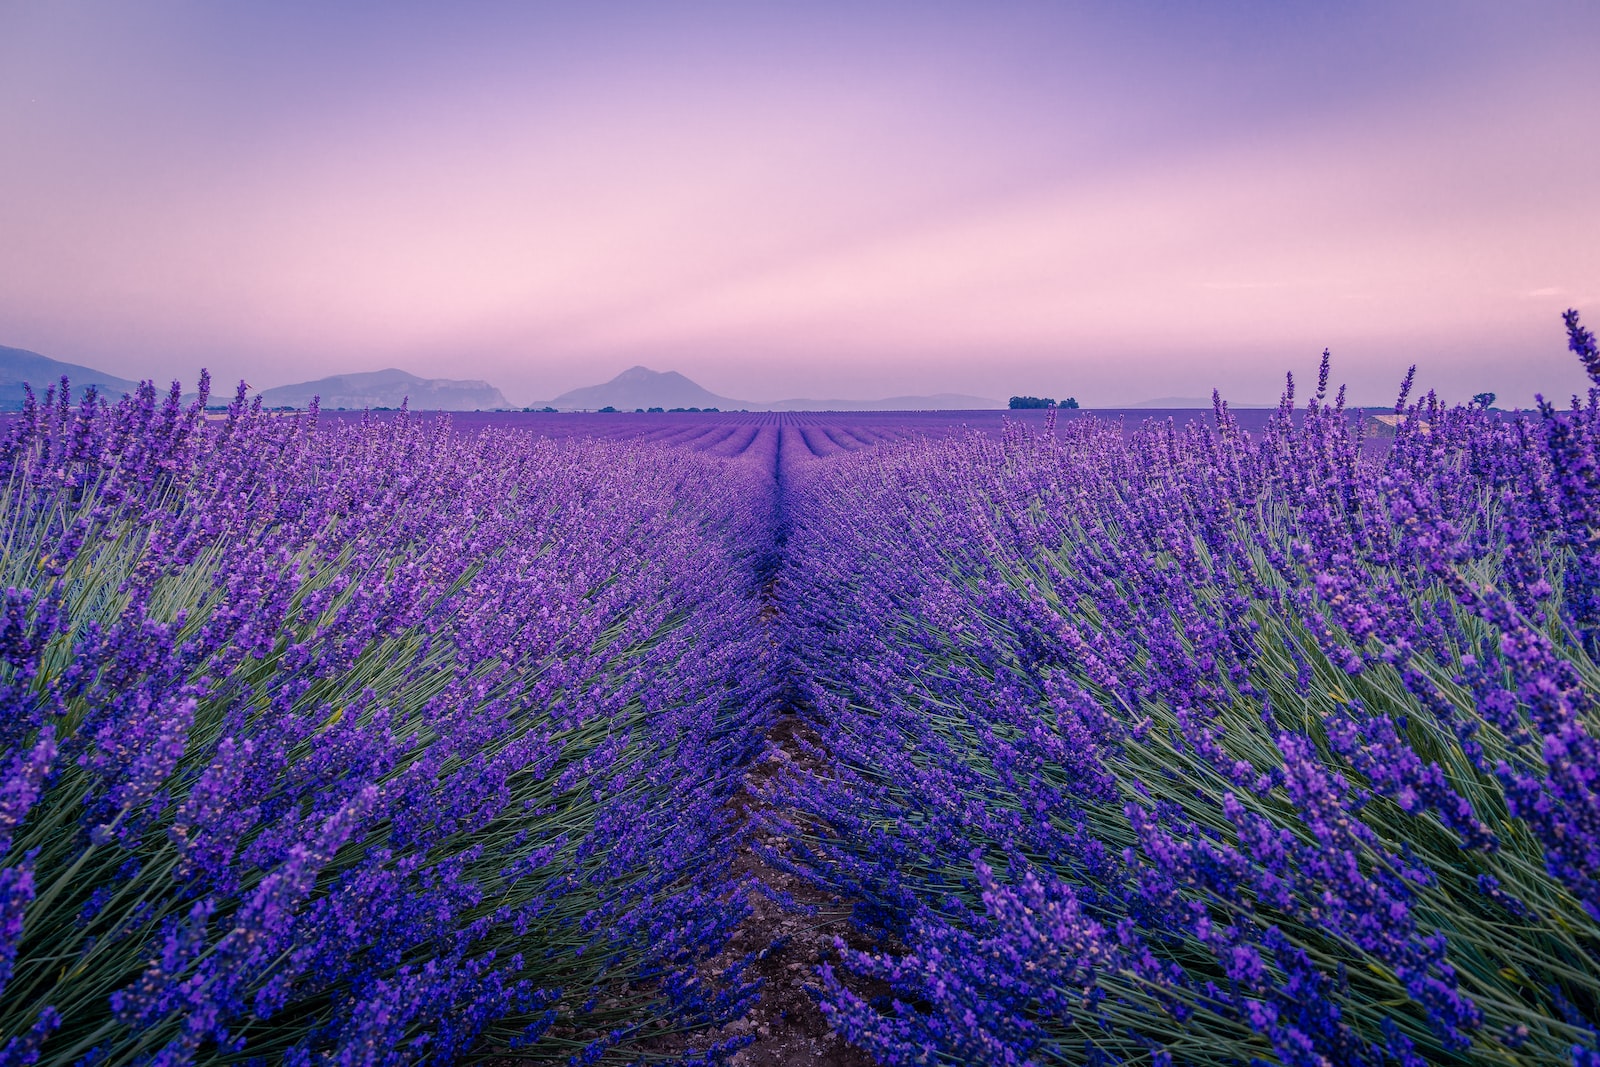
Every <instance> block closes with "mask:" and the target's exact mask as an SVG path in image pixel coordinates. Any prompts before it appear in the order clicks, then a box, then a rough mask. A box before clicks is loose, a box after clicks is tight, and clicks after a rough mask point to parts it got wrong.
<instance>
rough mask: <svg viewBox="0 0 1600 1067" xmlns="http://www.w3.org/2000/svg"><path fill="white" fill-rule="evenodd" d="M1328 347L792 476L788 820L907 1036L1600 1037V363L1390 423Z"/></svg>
mask: <svg viewBox="0 0 1600 1067" xmlns="http://www.w3.org/2000/svg"><path fill="white" fill-rule="evenodd" d="M1568 324H1569V331H1570V336H1571V342H1572V347H1573V348H1574V350H1575V351H1578V352H1579V354H1580V355H1581V356H1583V358H1584V361H1585V363H1586V365H1587V366H1588V367H1589V369H1590V371H1591V375H1592V376H1594V377H1595V380H1596V381H1597V382H1600V357H1597V355H1596V353H1595V346H1594V339H1593V337H1592V335H1590V334H1588V332H1587V331H1584V330H1582V329H1581V327H1580V326H1579V324H1578V322H1577V319H1576V316H1575V315H1570V316H1569V320H1568ZM1326 381H1327V366H1326V362H1325V363H1324V367H1323V375H1322V380H1321V382H1320V383H1319V386H1318V389H1317V393H1316V396H1315V397H1314V399H1312V400H1311V402H1310V403H1309V404H1307V405H1306V406H1305V407H1304V408H1303V409H1301V410H1299V411H1296V410H1295V408H1294V398H1293V383H1292V380H1291V383H1290V390H1289V391H1288V392H1287V393H1286V395H1285V398H1284V401H1283V405H1282V408H1281V410H1280V413H1279V416H1278V417H1277V418H1275V419H1274V420H1273V421H1272V423H1271V424H1270V426H1269V427H1268V428H1267V429H1266V430H1265V432H1264V433H1262V434H1260V435H1258V436H1257V437H1255V438H1254V439H1252V437H1251V436H1250V435H1248V434H1246V433H1244V432H1241V431H1240V430H1239V429H1238V427H1237V426H1236V425H1235V423H1234V422H1233V421H1232V419H1231V417H1230V415H1229V413H1228V412H1227V410H1226V408H1225V406H1223V405H1221V404H1220V403H1219V404H1218V406H1217V411H1216V417H1215V420H1214V422H1208V423H1207V424H1206V425H1191V426H1188V427H1176V426H1174V425H1173V424H1172V423H1170V422H1168V423H1164V424H1163V423H1151V424H1146V425H1144V426H1142V427H1140V428H1138V429H1133V430H1130V431H1126V432H1125V430H1124V428H1123V427H1121V426H1120V425H1118V424H1115V423H1108V422H1105V421H1099V420H1094V419H1079V420H1074V421H1071V422H1070V423H1066V424H1064V425H1062V426H1060V427H1056V428H1054V432H1053V433H1046V434H1044V435H1032V436H1030V435H1027V434H1025V433H1023V432H1022V431H1020V430H1015V431H1012V432H1009V433H1007V434H1006V435H1005V436H1004V437H1003V439H993V438H983V437H977V436H974V437H972V438H970V439H967V440H964V441H953V442H943V443H935V444H920V445H918V444H913V445H905V446H899V447H895V448H885V449H879V450H876V451H874V452H871V453H863V454H860V455H857V456H851V457H845V458H842V459H838V460H835V461H833V462H831V463H829V464H813V465H810V466H808V467H806V468H805V469H804V470H803V471H801V472H797V473H796V474H795V475H794V476H793V477H792V478H791V496H790V505H789V519H790V522H791V523H792V524H793V527H794V529H793V531H792V533H791V535H790V539H789V545H790V559H789V570H788V572H787V574H786V584H785V586H784V589H785V591H786V599H785V611H786V614H787V617H788V618H789V619H790V620H792V622H793V624H794V625H795V626H797V627H798V628H799V631H800V632H799V635H798V638H797V641H796V647H797V648H799V649H801V650H803V652H804V654H805V655H806V656H807V657H808V661H807V663H806V667H807V670H808V672H809V677H810V681H809V683H808V685H809V692H808V693H807V697H808V699H809V703H810V705H811V708H812V714H813V715H814V726H815V729H816V730H817V732H818V734H819V735H820V737H821V746H820V748H819V749H818V751H817V752H816V756H817V758H818V759H819V760H821V761H824V762H825V763H827V767H826V770H825V771H823V772H819V773H816V774H804V773H801V772H796V773H795V775H794V777H793V779H792V782H791V784H792V787H793V788H792V789H791V790H790V800H791V802H792V804H793V805H794V807H795V809H796V811H797V813H798V814H797V815H796V816H795V817H794V818H793V819H792V820H789V821H787V822H783V821H781V820H780V823H781V825H780V827H779V828H781V829H783V830H784V831H786V832H788V833H790V834H791V835H793V836H794V837H795V839H796V840H797V841H798V842H800V844H798V845H797V846H795V848H793V849H791V850H789V851H788V852H787V853H783V852H781V851H780V852H779V853H777V854H775V857H774V858H775V859H779V860H785V859H786V860H787V861H788V862H791V863H792V864H793V865H794V867H795V869H797V870H800V871H802V872H803V873H805V874H807V875H808V876H810V877H812V878H814V879H816V880H817V881H819V882H820V883H822V884H824V885H826V886H828V887H829V888H830V889H831V890H833V891H836V892H840V893H843V894H847V895H851V896H853V897H854V898H855V899H856V900H857V901H858V904H857V905H856V908H855V920H856V922H857V924H858V926H859V927H860V928H861V930H862V931H864V932H866V933H868V934H870V935H871V936H872V937H873V938H875V947H872V948H870V949H864V950H852V949H849V948H847V947H846V946H845V944H844V943H843V942H840V943H839V945H838V949H839V952H840V958H839V960H838V961H837V962H836V963H835V964H834V965H831V966H827V967H825V968H824V969H823V971H822V997H823V1006H824V1008H825V1010H826V1012H827V1014H828V1015H829V1017H830V1019H831V1020H832V1022H833V1024H834V1025H835V1026H836V1027H838V1028H839V1029H840V1030H841V1031H842V1032H843V1033H845V1034H846V1035H847V1036H848V1037H849V1038H850V1039H851V1040H852V1041H854V1042H855V1043H857V1044H859V1045H860V1046H862V1047H863V1048H865V1049H867V1050H869V1051H870V1052H871V1053H873V1054H874V1056H875V1057H877V1058H878V1059H879V1060H880V1061H881V1062H884V1063H889V1064H899V1063H950V1064H966V1063H1056V1062H1067V1063H1154V1064H1168V1063H1174V1062H1177V1063H1203V1064H1214V1063H1230V1064H1246V1063H1283V1064H1304V1065H1308V1067H1309V1065H1326V1064H1373V1065H1377V1064H1384V1063H1397V1064H1405V1065H1413V1064H1421V1063H1475V1064H1476V1063H1500V1064H1528V1065H1532V1064H1548V1063H1555V1062H1571V1063H1575V1064H1581V1065H1592V1064H1595V1063H1600V1056H1597V1054H1596V1052H1595V1049H1596V1047H1597V1039H1596V1025H1597V1023H1600V992H1597V991H1600V749H1597V746H1596V737H1597V731H1600V707H1597V704H1596V697H1597V694H1600V665H1597V663H1600V657H1597V652H1600V476H1597V468H1596V451H1597V448H1600V391H1595V390H1592V391H1591V392H1590V393H1589V396H1588V399H1587V402H1586V403H1580V402H1578V401H1577V400H1576V399H1575V400H1574V402H1573V405H1572V409H1571V410H1570V411H1559V412H1558V411H1556V410H1554V409H1552V408H1549V407H1547V406H1546V407H1543V409H1542V410H1541V411H1538V412H1530V413H1520V414H1515V415H1501V414H1499V413H1494V412H1485V411H1482V410H1475V409H1467V408H1460V407H1456V408H1447V407H1444V406H1442V405H1440V404H1439V403H1438V402H1437V401H1436V400H1435V399H1434V398H1433V397H1432V396H1431V395H1430V396H1428V397H1425V398H1424V399H1422V400H1421V401H1418V402H1415V403H1410V404H1409V405H1408V404H1407V403H1406V398H1405V395H1404V394H1402V401H1401V404H1400V405H1397V407H1396V412H1397V413H1399V414H1401V415H1403V416H1404V419H1403V421H1402V422H1401V424H1400V425H1399V427H1398V429H1397V432H1396V433H1395V436H1394V440H1393V443H1392V447H1391V448H1388V449H1374V448H1372V447H1369V445H1370V442H1364V441H1363V437H1362V428H1363V424H1362V423H1361V421H1360V420H1358V419H1357V418H1355V417H1353V416H1351V415H1347V413H1346V412H1344V411H1343V405H1342V399H1343V393H1342V391H1341V393H1340V395H1339V398H1338V399H1337V400H1333V401H1330V399H1329V398H1328V397H1327V395H1326ZM1409 382H1410V379H1409V378H1408V380H1407V387H1408V389H1409Z"/></svg>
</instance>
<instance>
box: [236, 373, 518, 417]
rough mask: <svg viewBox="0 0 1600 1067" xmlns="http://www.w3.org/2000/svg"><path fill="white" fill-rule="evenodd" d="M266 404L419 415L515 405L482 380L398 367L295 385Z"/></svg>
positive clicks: (265, 394)
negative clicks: (314, 403)
mask: <svg viewBox="0 0 1600 1067" xmlns="http://www.w3.org/2000/svg"><path fill="white" fill-rule="evenodd" d="M260 396H261V403H262V404H263V405H264V406H266V407H269V408H273V407H292V408H303V407H305V406H307V405H308V404H310V403H311V398H312V397H319V398H320V399H319V400H318V403H319V404H320V405H321V406H322V407H323V408H327V409H338V408H357V409H361V408H397V407H399V406H400V405H401V403H407V404H409V406H410V407H412V408H414V409H416V410H418V411H477V410H482V409H484V408H488V409H491V410H492V409H495V408H502V409H504V408H510V407H511V406H512V404H511V401H509V400H507V399H506V398H505V394H504V393H502V392H501V391H500V390H499V389H497V388H495V387H494V386H492V385H490V384H489V383H488V382H486V381H483V380H482V379H478V378H420V377H418V376H417V375H415V374H412V373H410V372H409V371H403V370H399V369H396V368H394V367H390V368H387V369H385V370H376V371H356V372H354V373H351V374H332V375H329V376H328V377H326V378H318V379H317V380H315V381H309V382H293V383H291V384H289V385H278V386H274V387H272V388H271V389H263V390H261V393H260Z"/></svg>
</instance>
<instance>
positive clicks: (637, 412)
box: [633, 408, 644, 415]
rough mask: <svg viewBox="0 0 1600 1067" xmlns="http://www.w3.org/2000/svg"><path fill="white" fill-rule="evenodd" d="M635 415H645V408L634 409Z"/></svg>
mask: <svg viewBox="0 0 1600 1067" xmlns="http://www.w3.org/2000/svg"><path fill="white" fill-rule="evenodd" d="M633 413H634V414H635V415H643V414H644V408H634V409H633Z"/></svg>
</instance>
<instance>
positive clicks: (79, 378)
mask: <svg viewBox="0 0 1600 1067" xmlns="http://www.w3.org/2000/svg"><path fill="white" fill-rule="evenodd" d="M63 374H65V375H66V376H67V380H68V381H69V382H70V383H71V385H72V395H73V396H74V397H82V396H83V390H84V389H86V388H88V387H89V386H91V385H92V386H94V387H95V388H96V389H98V390H99V391H100V395H101V396H103V397H105V398H106V399H107V400H116V399H118V398H119V397H121V396H122V394H123V393H131V392H134V391H135V390H136V389H138V388H139V383H138V382H130V381H128V379H126V378H118V377H117V376H116V375H114V374H107V373H106V372H105V371H98V370H95V369H93V368H92V367H80V366H79V365H78V364H76V363H62V362H61V361H60V360H58V359H51V358H50V357H49V356H41V355H40V354H39V353H37V352H30V351H28V350H27V349H26V348H7V347H5V346H4V345H0V410H3V411H15V410H17V409H19V408H21V407H22V400H23V396H24V393H23V391H22V385H23V383H24V382H26V383H27V384H29V385H31V386H33V392H34V395H35V396H36V397H38V398H39V399H40V400H43V399H44V391H45V390H46V389H48V388H50V386H52V385H57V384H59V383H60V381H61V376H62V375H63Z"/></svg>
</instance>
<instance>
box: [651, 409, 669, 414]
mask: <svg viewBox="0 0 1600 1067" xmlns="http://www.w3.org/2000/svg"><path fill="white" fill-rule="evenodd" d="M666 410H667V409H666V408H651V409H650V410H649V414H651V415H659V414H661V413H662V412H664V411H666Z"/></svg>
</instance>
